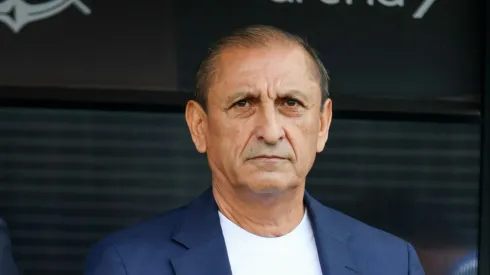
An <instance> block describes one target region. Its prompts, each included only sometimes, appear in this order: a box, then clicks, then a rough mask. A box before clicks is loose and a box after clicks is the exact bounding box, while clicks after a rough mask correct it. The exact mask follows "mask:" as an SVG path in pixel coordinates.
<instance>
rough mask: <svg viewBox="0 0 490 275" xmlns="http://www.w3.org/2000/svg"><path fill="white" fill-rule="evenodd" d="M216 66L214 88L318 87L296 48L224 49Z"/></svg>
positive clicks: (306, 58) (278, 46)
mask: <svg viewBox="0 0 490 275" xmlns="http://www.w3.org/2000/svg"><path fill="white" fill-rule="evenodd" d="M216 65H217V66H216V67H217V68H216V69H217V71H216V84H219V85H228V86H229V85H246V86H262V85H267V86H268V87H269V88H271V87H276V86H282V85H299V86H301V85H303V86H307V85H312V84H313V85H317V83H318V81H317V79H316V78H315V77H314V74H313V73H312V61H311V60H310V59H309V57H308V56H307V55H306V53H305V51H304V50H303V49H302V48H300V47H299V46H296V45H281V44H277V45H276V44H274V45H270V46H267V47H253V48H231V49H226V50H224V51H223V52H222V53H221V55H220V56H219V58H218V60H217V64H216ZM256 88H259V87H256Z"/></svg>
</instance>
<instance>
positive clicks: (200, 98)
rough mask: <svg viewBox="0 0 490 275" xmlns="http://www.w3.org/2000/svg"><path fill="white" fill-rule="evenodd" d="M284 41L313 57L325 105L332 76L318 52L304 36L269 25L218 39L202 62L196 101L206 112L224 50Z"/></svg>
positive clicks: (197, 82) (240, 31) (197, 79)
mask: <svg viewBox="0 0 490 275" xmlns="http://www.w3.org/2000/svg"><path fill="white" fill-rule="evenodd" d="M277 41H284V42H291V43H293V44H296V45H298V46H300V47H301V48H302V49H303V50H304V51H305V52H306V53H307V54H308V56H309V57H310V59H311V61H312V63H313V66H314V76H315V77H316V78H317V79H318V82H319V85H320V89H321V92H322V103H321V106H323V104H324V103H325V101H326V100H327V98H329V97H330V94H329V90H328V82H329V76H328V72H327V70H326V69H325V67H324V66H323V63H322V61H321V60H320V58H319V57H318V54H317V52H316V51H315V50H314V49H313V48H312V47H311V46H310V45H308V43H307V42H306V41H305V40H304V39H303V38H301V37H299V36H297V35H294V34H291V33H289V32H286V31H283V30H281V29H278V28H276V27H272V26H266V25H253V26H249V27H245V28H243V29H238V30H236V31H234V32H233V33H232V34H230V35H228V36H225V37H223V38H221V39H220V40H218V41H217V42H216V43H215V44H214V45H213V46H212V47H211V48H210V52H209V54H208V55H207V56H206V58H205V59H204V60H203V62H202V63H201V66H200V67H199V70H198V72H197V76H196V92H195V96H196V101H197V102H198V103H199V104H200V105H201V106H202V107H203V109H204V110H207V103H208V91H209V89H210V87H211V84H212V82H213V79H214V76H215V72H216V66H215V62H216V59H217V58H218V57H219V55H220V54H221V53H222V52H223V51H224V50H225V49H229V48H233V47H257V46H268V45H270V43H271V42H277Z"/></svg>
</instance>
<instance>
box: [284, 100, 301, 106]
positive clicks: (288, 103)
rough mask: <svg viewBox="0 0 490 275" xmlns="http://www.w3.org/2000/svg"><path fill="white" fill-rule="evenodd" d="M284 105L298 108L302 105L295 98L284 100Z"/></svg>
mask: <svg viewBox="0 0 490 275" xmlns="http://www.w3.org/2000/svg"><path fill="white" fill-rule="evenodd" d="M284 104H285V105H286V106H288V107H296V106H299V105H301V103H300V102H299V101H298V100H296V99H293V98H286V99H285V100H284Z"/></svg>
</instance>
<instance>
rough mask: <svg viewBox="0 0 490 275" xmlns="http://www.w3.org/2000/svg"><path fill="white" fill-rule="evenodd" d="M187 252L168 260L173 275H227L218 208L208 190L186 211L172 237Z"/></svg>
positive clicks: (228, 271)
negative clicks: (172, 269)
mask: <svg viewBox="0 0 490 275" xmlns="http://www.w3.org/2000/svg"><path fill="white" fill-rule="evenodd" d="M173 239H174V241H176V242H178V243H180V244H181V245H183V246H184V247H186V248H187V250H186V251H185V252H184V253H183V254H182V255H179V256H177V257H174V258H172V259H171V263H172V266H173V268H174V271H175V274H176V275H216V274H220V275H231V268H230V263H229V260H228V253H227V251H226V244H225V240H224V237H223V234H222V231H221V225H220V221H219V216H218V206H217V205H216V202H215V200H214V197H213V194H212V191H211V189H208V190H207V191H206V192H204V193H203V195H201V196H200V197H199V198H198V199H197V200H195V201H193V202H192V203H191V204H190V205H189V206H188V207H187V209H186V212H185V214H184V216H183V219H182V221H181V223H180V225H179V226H178V227H177V228H176V230H175V231H174V234H173Z"/></svg>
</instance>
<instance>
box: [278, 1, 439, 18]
mask: <svg viewBox="0 0 490 275" xmlns="http://www.w3.org/2000/svg"><path fill="white" fill-rule="evenodd" d="M271 1H272V2H274V3H278V4H281V3H291V4H292V3H296V4H302V3H303V0H271ZM320 2H322V3H323V4H327V5H337V4H341V3H342V2H345V4H346V5H353V4H354V1H353V0H320ZM359 2H360V1H359ZM365 2H366V4H367V5H369V6H374V5H376V3H375V2H377V4H380V5H383V6H385V7H401V8H402V7H404V6H405V0H365ZM434 2H436V0H422V3H420V5H419V6H418V8H417V10H415V12H413V14H412V18H414V19H421V18H423V17H424V15H425V14H426V13H427V12H428V11H429V9H430V8H431V7H432V5H434ZM356 3H357V2H356Z"/></svg>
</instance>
